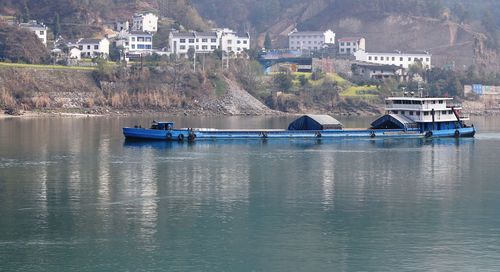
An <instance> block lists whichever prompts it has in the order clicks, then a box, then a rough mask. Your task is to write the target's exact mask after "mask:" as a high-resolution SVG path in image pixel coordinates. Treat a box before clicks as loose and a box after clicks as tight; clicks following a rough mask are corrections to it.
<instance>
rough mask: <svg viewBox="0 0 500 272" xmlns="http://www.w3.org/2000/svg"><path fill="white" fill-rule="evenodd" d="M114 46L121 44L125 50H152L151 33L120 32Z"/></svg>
mask: <svg viewBox="0 0 500 272" xmlns="http://www.w3.org/2000/svg"><path fill="white" fill-rule="evenodd" d="M116 46H121V47H123V48H124V49H125V50H127V51H151V50H153V34H151V33H149V32H144V31H131V32H125V33H121V34H120V36H119V39H118V40H116Z"/></svg>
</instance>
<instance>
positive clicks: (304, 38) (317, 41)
mask: <svg viewBox="0 0 500 272" xmlns="http://www.w3.org/2000/svg"><path fill="white" fill-rule="evenodd" d="M333 44H335V33H334V32H333V31H331V30H327V31H297V29H294V30H293V31H292V32H290V33H288V48H290V49H292V50H311V51H314V50H318V49H321V48H323V47H325V46H328V45H333Z"/></svg>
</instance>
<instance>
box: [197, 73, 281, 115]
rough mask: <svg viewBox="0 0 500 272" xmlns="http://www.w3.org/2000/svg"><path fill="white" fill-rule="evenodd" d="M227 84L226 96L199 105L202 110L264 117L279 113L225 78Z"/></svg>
mask: <svg viewBox="0 0 500 272" xmlns="http://www.w3.org/2000/svg"><path fill="white" fill-rule="evenodd" d="M225 80H226V82H227V84H228V90H227V91H226V94H224V95H223V96H221V97H218V98H215V99H211V100H208V101H206V102H204V103H201V105H202V110H204V111H209V112H213V113H217V114H229V115H266V114H277V113H279V112H277V111H275V110H271V109H269V108H268V107H267V106H266V105H264V104H263V103H262V102H260V101H259V100H257V99H256V98H255V97H253V96H252V95H250V94H249V93H248V92H247V91H245V90H243V89H242V88H241V87H240V86H239V85H238V83H236V82H235V81H233V80H231V79H229V78H225Z"/></svg>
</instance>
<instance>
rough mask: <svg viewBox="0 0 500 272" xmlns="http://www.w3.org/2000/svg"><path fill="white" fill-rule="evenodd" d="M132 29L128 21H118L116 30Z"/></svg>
mask: <svg viewBox="0 0 500 272" xmlns="http://www.w3.org/2000/svg"><path fill="white" fill-rule="evenodd" d="M129 29H130V24H129V22H128V21H116V23H115V30H116V31H118V32H120V31H128V30H129Z"/></svg>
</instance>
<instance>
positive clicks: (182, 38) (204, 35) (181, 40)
mask: <svg viewBox="0 0 500 272" xmlns="http://www.w3.org/2000/svg"><path fill="white" fill-rule="evenodd" d="M169 41H170V52H172V53H173V54H187V52H188V51H189V49H190V48H193V49H194V50H195V53H211V52H214V51H215V50H216V49H220V50H222V51H223V52H225V53H227V54H231V55H239V54H241V53H243V52H244V51H245V50H248V49H250V36H249V35H248V34H245V35H237V34H236V32H234V31H233V30H230V29H213V31H212V32H194V31H193V32H177V31H172V32H171V33H170V36H169Z"/></svg>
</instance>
